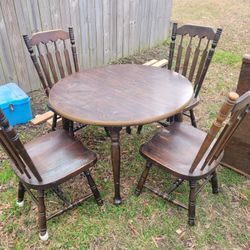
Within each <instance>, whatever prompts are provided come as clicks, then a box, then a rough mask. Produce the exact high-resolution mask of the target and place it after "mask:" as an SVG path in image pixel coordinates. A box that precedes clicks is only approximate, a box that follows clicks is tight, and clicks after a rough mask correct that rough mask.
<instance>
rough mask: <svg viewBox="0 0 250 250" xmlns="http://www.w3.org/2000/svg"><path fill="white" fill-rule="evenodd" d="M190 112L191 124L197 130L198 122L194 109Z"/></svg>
mask: <svg viewBox="0 0 250 250" xmlns="http://www.w3.org/2000/svg"><path fill="white" fill-rule="evenodd" d="M189 112H190V119H191V124H192V126H193V127H195V128H197V124H196V120H195V115H194V111H193V109H190V110H189Z"/></svg>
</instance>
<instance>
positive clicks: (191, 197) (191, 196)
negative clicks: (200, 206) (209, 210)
mask: <svg viewBox="0 0 250 250" xmlns="http://www.w3.org/2000/svg"><path fill="white" fill-rule="evenodd" d="M189 186H190V193H189V204H188V224H189V225H190V226H194V224H195V199H196V196H195V192H196V181H195V180H191V181H189Z"/></svg>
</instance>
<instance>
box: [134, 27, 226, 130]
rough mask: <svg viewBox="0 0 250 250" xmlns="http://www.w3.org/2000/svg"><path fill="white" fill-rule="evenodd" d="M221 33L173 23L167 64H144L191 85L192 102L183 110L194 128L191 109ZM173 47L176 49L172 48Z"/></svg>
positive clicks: (140, 128) (165, 62)
mask: <svg viewBox="0 0 250 250" xmlns="http://www.w3.org/2000/svg"><path fill="white" fill-rule="evenodd" d="M221 33H222V29H217V30H214V29H212V28H210V27H205V26H197V25H189V24H186V25H183V26H180V27H178V24H177V23H173V28H172V36H171V43H170V47H169V56H168V61H167V60H166V59H163V60H161V61H157V60H151V61H149V62H147V63H145V65H148V66H153V67H166V66H167V68H168V69H169V70H174V71H176V72H178V73H180V74H182V75H183V76H185V77H187V78H188V79H189V80H190V81H191V82H193V83H194V96H193V99H192V101H191V103H190V104H189V105H188V106H187V107H186V108H185V109H184V111H183V112H184V114H185V115H187V116H189V117H190V119H191V123H192V125H193V126H194V127H197V126H196V120H195V116H194V111H193V109H194V107H196V106H197V105H198V104H199V93H200V89H201V87H202V84H203V81H204V79H205V76H206V73H207V71H208V68H209V65H210V62H211V60H212V57H213V55H214V52H215V48H216V46H217V44H218V41H219V39H220V36H221ZM176 47H177V49H175V48H176ZM177 94H178V93H177ZM188 113H189V114H188ZM172 120H174V117H172V118H170V119H168V123H167V124H165V123H161V124H162V125H163V126H166V125H168V124H169V121H170V123H171V121H172ZM141 130H142V126H138V129H137V133H138V134H140V132H141Z"/></svg>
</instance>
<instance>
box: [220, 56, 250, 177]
mask: <svg viewBox="0 0 250 250" xmlns="http://www.w3.org/2000/svg"><path fill="white" fill-rule="evenodd" d="M249 90H250V55H247V54H246V55H244V56H243V58H242V66H241V70H240V75H239V80H238V85H237V90H236V91H237V93H238V94H239V95H243V94H244V93H246V92H247V91H249ZM249 124H250V114H247V115H246V117H245V118H244V120H243V121H242V124H241V125H240V126H239V127H238V128H237V129H236V131H235V134H234V135H233V136H232V138H231V139H230V140H229V141H228V143H227V144H226V147H225V153H224V157H223V159H222V164H223V165H225V166H227V167H229V168H231V169H233V170H235V171H237V172H239V173H241V174H244V175H247V176H248V177H250V168H249V164H250V137H249V136H247V135H249V134H250V125H249Z"/></svg>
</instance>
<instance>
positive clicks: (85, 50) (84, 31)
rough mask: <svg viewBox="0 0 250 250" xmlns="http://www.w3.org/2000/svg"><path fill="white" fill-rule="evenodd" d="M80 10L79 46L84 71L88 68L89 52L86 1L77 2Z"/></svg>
mask: <svg viewBox="0 0 250 250" xmlns="http://www.w3.org/2000/svg"><path fill="white" fill-rule="evenodd" d="M79 9H80V27H81V46H82V54H81V55H82V56H81V57H82V66H83V68H84V69H88V68H89V67H90V50H89V30H88V21H87V20H88V13H87V0H81V1H79Z"/></svg>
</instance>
